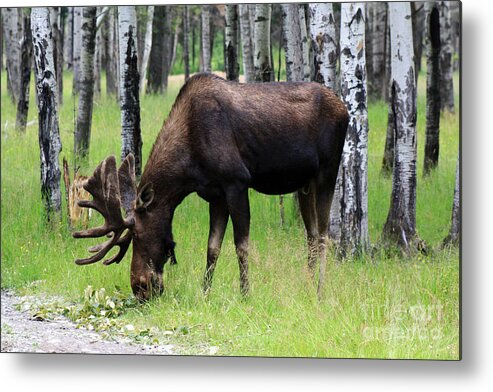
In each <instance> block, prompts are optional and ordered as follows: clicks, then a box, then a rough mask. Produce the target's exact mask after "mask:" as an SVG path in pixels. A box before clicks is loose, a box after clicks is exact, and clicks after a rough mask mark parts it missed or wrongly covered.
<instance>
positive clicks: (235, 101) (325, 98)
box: [73, 74, 349, 301]
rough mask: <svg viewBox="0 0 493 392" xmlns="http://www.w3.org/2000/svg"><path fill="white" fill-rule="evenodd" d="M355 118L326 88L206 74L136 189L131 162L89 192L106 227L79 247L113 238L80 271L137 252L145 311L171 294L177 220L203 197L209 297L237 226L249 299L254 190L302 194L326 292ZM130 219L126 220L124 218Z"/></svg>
mask: <svg viewBox="0 0 493 392" xmlns="http://www.w3.org/2000/svg"><path fill="white" fill-rule="evenodd" d="M348 122H349V116H348V112H347V109H346V106H345V105H344V103H343V102H342V101H341V100H340V99H339V98H338V97H337V96H336V94H335V93H334V92H333V91H332V90H330V89H329V88H326V87H324V86H323V85H320V84H318V83H307V82H281V83H275V82H272V83H256V84H242V83H237V82H230V81H226V80H224V79H222V78H220V77H219V76H215V75H213V74H197V75H195V76H193V77H191V78H190V79H189V80H188V82H187V83H185V84H184V86H183V87H182V88H181V90H180V92H179V94H178V96H177V98H176V101H175V103H174V105H173V107H172V109H171V111H170V114H169V116H168V118H167V119H166V120H165V121H164V124H163V126H162V128H161V131H160V133H159V135H158V137H157V139H156V142H155V143H154V145H153V147H152V150H151V153H150V156H149V159H148V161H147V164H146V166H145V168H144V171H143V174H142V177H141V179H140V182H139V184H138V186H137V184H136V178H135V160H134V157H133V155H131V154H129V155H128V156H127V157H126V158H125V159H124V160H123V162H122V164H121V166H120V167H119V168H118V169H117V165H116V159H115V157H114V156H110V157H108V158H106V159H105V160H104V161H103V162H101V163H100V164H99V166H98V167H97V168H96V170H95V171H94V174H93V175H92V177H90V178H89V179H88V180H87V181H86V182H85V184H84V188H85V189H86V190H87V191H88V192H89V193H90V194H91V195H92V196H93V199H92V200H81V201H79V205H80V207H85V208H92V209H95V210H96V211H98V212H99V213H100V214H101V215H103V217H104V220H105V223H104V225H102V226H100V227H96V228H92V229H88V230H83V231H79V232H75V233H73V236H74V237H75V238H96V237H103V236H107V237H109V238H108V239H107V240H106V242H104V243H102V244H101V245H97V246H94V247H91V248H89V252H91V253H95V254H94V255H92V256H91V257H89V258H86V259H78V260H76V261H75V262H76V263H77V264H78V265H86V264H91V263H95V262H98V261H100V260H101V259H103V258H104V257H105V255H106V254H107V253H108V252H109V251H110V249H112V248H113V247H115V246H116V247H118V248H119V250H118V252H117V253H116V254H115V255H114V256H113V257H111V258H110V259H108V260H105V261H104V262H103V264H105V265H108V264H112V263H119V262H120V261H121V260H122V259H123V257H124V256H125V253H126V251H127V250H128V248H129V246H130V243H131V242H133V255H132V263H131V274H130V283H131V287H132V291H133V293H134V295H135V296H136V297H137V298H138V299H139V300H142V301H145V300H148V299H149V298H150V297H152V296H154V295H159V294H161V293H162V292H163V289H164V287H163V278H162V273H163V267H164V265H165V263H166V262H168V261H170V264H175V263H176V257H175V250H174V249H175V242H174V239H173V234H172V221H173V214H174V212H175V209H176V208H177V206H178V205H179V204H180V203H181V202H182V201H183V199H184V198H185V197H186V196H187V195H189V194H191V193H193V192H196V193H197V194H198V195H199V196H200V197H201V198H203V199H204V200H206V201H207V202H208V203H209V214H210V227H209V239H208V248H207V264H206V269H205V275H204V280H203V290H204V292H206V293H207V292H208V291H209V290H210V287H211V282H212V277H213V274H214V269H215V266H216V262H217V259H218V257H219V253H220V249H221V245H222V241H223V237H224V233H225V230H226V226H227V223H228V220H229V217H231V221H232V224H233V234H234V243H235V247H236V254H237V257H238V262H239V271H240V291H241V293H243V294H247V293H248V292H249V280H248V243H249V229H250V207H249V199H248V190H249V188H253V189H254V190H256V191H258V192H260V193H264V194H268V195H281V194H286V193H292V192H297V194H298V200H299V209H300V212H301V216H302V219H303V223H304V225H305V228H306V236H307V243H308V265H309V267H310V269H311V271H312V272H313V274H314V271H315V265H316V264H317V259H319V260H320V266H319V278H318V292H319V293H320V292H321V290H322V286H323V280H324V275H325V269H326V248H327V246H328V241H329V237H328V231H329V211H330V206H331V202H332V197H333V193H334V188H335V183H336V177H337V172H338V168H339V163H340V160H341V154H342V150H343V146H344V140H345V136H346V130H347V126H348ZM122 209H123V211H124V212H125V217H123V216H122Z"/></svg>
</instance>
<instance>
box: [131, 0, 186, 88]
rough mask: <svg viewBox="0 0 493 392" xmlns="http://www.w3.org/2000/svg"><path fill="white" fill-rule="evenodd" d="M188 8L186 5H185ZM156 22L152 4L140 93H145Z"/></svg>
mask: <svg viewBox="0 0 493 392" xmlns="http://www.w3.org/2000/svg"><path fill="white" fill-rule="evenodd" d="M185 8H186V6H185ZM153 22H154V6H153V5H150V6H148V7H147V22H146V33H145V38H144V50H143V53H142V62H141V67H140V82H139V83H140V93H141V94H143V93H144V91H145V84H146V77H147V68H148V66H149V56H150V54H151V47H152V25H153Z"/></svg>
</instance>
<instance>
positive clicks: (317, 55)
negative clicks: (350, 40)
mask: <svg viewBox="0 0 493 392" xmlns="http://www.w3.org/2000/svg"><path fill="white" fill-rule="evenodd" d="M335 30H336V26H335V18H334V11H333V6H332V3H311V4H310V35H311V37H310V38H311V43H312V50H313V55H314V64H315V69H314V80H315V81H316V82H318V83H323V84H324V85H325V86H327V87H330V88H331V89H335V82H336V65H337V42H336V32H335Z"/></svg>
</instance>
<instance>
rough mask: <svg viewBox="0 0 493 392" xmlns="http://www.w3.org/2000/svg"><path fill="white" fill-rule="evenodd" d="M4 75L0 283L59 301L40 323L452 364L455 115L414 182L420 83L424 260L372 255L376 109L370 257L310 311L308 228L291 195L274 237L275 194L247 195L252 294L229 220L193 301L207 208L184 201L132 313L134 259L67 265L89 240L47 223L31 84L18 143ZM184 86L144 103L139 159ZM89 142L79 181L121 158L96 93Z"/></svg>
mask: <svg viewBox="0 0 493 392" xmlns="http://www.w3.org/2000/svg"><path fill="white" fill-rule="evenodd" d="M1 76H2V91H1V94H2V96H1V98H2V109H1V110H2V113H1V115H2V116H1V118H2V129H1V132H2V133H1V139H2V145H1V149H2V150H1V153H2V154H1V164H2V188H1V189H2V190H1V192H2V198H1V210H2V212H1V213H2V215H1V219H2V227H1V230H2V233H1V234H2V247H1V258H2V264H1V273H2V274H1V276H2V288H12V289H17V290H22V291H23V292H24V293H25V294H32V295H37V294H40V293H47V294H50V295H58V296H61V297H62V298H63V299H62V300H61V305H60V306H56V307H55V306H53V307H51V306H50V305H49V304H47V303H42V304H41V305H40V306H39V307H38V309H39V311H40V312H41V313H40V314H39V316H40V317H50V312H51V310H50V309H54V311H56V313H62V314H66V315H67V316H68V317H69V318H71V319H72V320H74V321H76V322H77V323H78V324H80V325H81V326H83V327H85V328H93V329H97V330H100V331H104V333H105V334H106V335H107V336H114V334H120V333H121V334H123V335H124V336H131V337H133V338H134V339H137V340H139V339H140V340H141V341H144V342H148V343H152V342H156V341H159V342H172V343H173V344H175V345H177V346H178V347H179V348H180V349H179V352H181V353H188V354H197V353H198V354H201V353H206V354H210V353H214V354H218V355H262V356H301V357H367V358H433V359H457V358H458V356H459V251H458V249H456V248H449V249H441V248H440V245H441V241H442V239H443V238H444V237H445V236H446V234H447V232H448V228H449V225H450V217H451V206H452V197H453V189H454V182H455V164H456V159H457V151H458V128H459V116H458V114H446V115H444V116H442V119H441V120H442V122H441V124H442V128H441V133H440V163H439V166H438V168H437V169H436V170H435V171H434V172H432V173H431V175H430V176H429V177H427V178H426V179H424V178H423V176H422V160H423V150H424V115H425V106H424V104H425V99H424V93H425V88H424V85H425V84H424V75H420V80H419V86H418V92H419V99H418V113H419V117H418V146H419V152H418V158H419V162H420V165H419V166H418V192H417V194H418V200H417V203H418V204H417V213H418V216H417V227H418V233H419V235H420V237H421V238H422V239H423V240H425V241H426V242H427V244H428V246H429V248H430V252H429V254H428V255H426V256H425V255H417V256H414V257H412V258H409V257H408V258H403V257H402V256H400V255H399V254H398V253H395V254H392V253H389V252H384V251H382V250H380V249H379V247H378V241H379V238H380V233H381V231H382V227H383V224H384V222H385V219H386V216H387V212H388V207H389V201H390V190H391V178H386V177H382V176H381V173H380V168H381V161H382V154H383V148H384V141H385V131H386V121H387V105H386V104H385V103H384V102H375V103H372V104H371V105H370V110H369V121H370V136H369V181H368V184H369V223H370V238H371V241H372V244H373V245H374V248H375V249H374V251H373V252H372V253H371V255H370V254H369V255H365V256H361V257H360V258H359V259H357V260H347V261H345V262H342V263H341V262H336V261H335V257H334V255H332V254H331V255H330V256H329V266H328V270H327V277H326V282H327V284H326V289H325V292H324V295H323V298H322V300H321V301H320V302H319V301H317V299H316V288H315V287H314V283H313V282H312V279H311V277H310V273H309V272H308V270H307V266H306V250H305V247H306V245H305V239H304V229H303V225H302V223H301V221H300V220H299V219H298V218H297V212H296V207H295V202H294V200H293V198H292V197H291V196H287V197H286V198H285V209H286V218H287V219H286V224H285V226H284V227H283V228H281V227H280V224H279V209H278V198H277V197H272V196H264V195H260V194H258V193H256V192H253V191H252V192H251V194H250V197H251V214H252V225H251V251H250V274H251V276H250V280H251V294H250V296H249V297H248V298H242V297H241V295H240V291H239V273H238V264H237V261H236V255H235V250H234V245H233V240H232V230H231V225H229V227H228V230H227V233H226V238H225V241H224V245H223V249H222V253H221V256H220V259H219V262H218V266H217V269H216V274H215V276H214V281H213V285H212V290H211V292H210V294H209V295H208V296H207V297H204V296H203V294H202V291H201V282H202V277H203V272H204V269H205V258H206V247H207V235H208V223H209V222H208V207H207V203H206V202H204V201H203V200H201V199H200V198H198V197H197V196H196V195H191V196H190V197H188V198H187V199H185V201H184V203H183V204H182V205H181V206H180V207H179V208H178V210H177V212H176V215H175V221H174V237H175V240H176V241H177V243H178V246H177V250H176V252H177V258H178V265H176V266H169V265H166V266H165V272H164V277H163V278H164V285H165V293H164V294H163V296H161V297H160V298H157V299H155V300H152V301H151V302H150V303H147V304H138V305H136V304H134V303H133V300H132V294H131V290H130V285H129V268H130V254H131V250H129V254H128V255H127V256H126V258H125V259H124V260H123V261H122V263H121V264H120V265H111V266H109V267H105V266H103V265H102V264H100V263H99V264H94V265H90V266H85V267H81V266H76V265H75V264H74V262H73V261H74V259H76V258H77V257H81V256H84V255H85V254H86V252H87V250H86V249H87V247H88V246H90V245H94V244H95V243H97V242H98V240H97V239H96V240H75V239H73V238H72V237H71V235H70V232H69V230H68V228H67V225H66V222H65V218H64V220H63V222H61V223H60V224H55V225H53V226H47V225H46V224H45V222H44V220H43V206H42V203H41V198H40V180H39V147H38V139H37V121H36V116H37V114H36V113H37V108H36V107H35V98H34V93H33V91H34V89H33V88H32V89H31V105H30V110H29V116H28V121H30V122H32V123H31V125H29V126H28V127H27V131H26V134H25V135H19V134H17V133H16V131H15V130H14V124H15V108H14V107H13V105H12V103H11V102H10V99H8V96H7V92H6V88H5V86H6V82H5V81H6V79H5V72H3V73H2V75H1ZM71 81H72V78H71V75H70V74H69V73H66V74H65V79H64V88H65V96H64V105H63V106H62V107H61V108H60V132H61V138H62V143H63V152H62V156H63V155H65V156H66V157H67V158H68V160H69V162H71V167H72V165H73V154H72V151H71V150H72V146H73V130H74V126H73V123H74V107H76V102H74V100H73V98H72V96H71ZM182 82H183V77H182V76H176V77H175V76H173V77H171V79H170V84H169V89H168V92H167V94H166V95H165V96H159V95H149V96H143V97H142V99H141V106H142V113H141V114H142V133H143V141H144V145H143V156H144V160H146V159H147V157H148V154H149V152H150V149H151V147H152V144H153V142H154V140H155V138H156V136H157V134H158V132H159V130H160V128H161V124H162V122H163V120H164V118H165V117H166V116H167V114H168V113H169V110H170V108H171V106H172V104H173V102H174V98H175V96H176V94H177V93H178V90H179V87H180V84H181V83H182ZM456 82H457V79H456ZM103 85H104V79H103ZM455 86H458V83H456V84H455ZM103 90H104V89H103ZM457 93H458V91H456V94H457ZM457 103H458V102H457ZM457 107H458V105H457ZM91 137H92V140H91V150H90V156H89V165H88V167H82V168H81V172H82V174H91V172H92V170H93V169H94V167H95V166H96V165H97V164H98V163H99V162H100V161H101V160H102V159H103V158H105V157H106V156H107V155H109V154H115V155H116V156H117V157H119V155H120V112H119V108H118V104H117V102H116V99H115V98H114V97H107V96H106V95H105V94H104V93H103V96H102V97H98V98H95V107H94V114H93V126H92V136H91ZM144 163H145V162H144ZM63 208H64V210H63V211H65V208H66V206H65V205H64V206H63ZM64 215H65V214H64ZM100 222H101V218H100V217H98V216H93V218H91V226H92V225H97V224H99V223H100ZM33 282H37V283H36V284H33ZM88 286H90V288H88ZM116 287H121V289H117V288H116ZM112 304H114V307H113V305H112ZM43 307H44V308H45V309H47V310H46V311H43V310H42V308H43ZM77 320H79V321H77ZM90 325H91V326H92V327H89V326H90ZM128 326H131V327H128ZM209 348H210V349H211V350H209ZM212 348H214V350H212Z"/></svg>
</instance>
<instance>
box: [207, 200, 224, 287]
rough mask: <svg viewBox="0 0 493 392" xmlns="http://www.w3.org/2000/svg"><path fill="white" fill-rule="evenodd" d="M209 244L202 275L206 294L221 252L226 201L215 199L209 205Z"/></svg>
mask: <svg viewBox="0 0 493 392" xmlns="http://www.w3.org/2000/svg"><path fill="white" fill-rule="evenodd" d="M209 217H210V227H209V242H208V245H207V266H206V269H205V274H204V286H203V290H204V293H205V294H207V293H208V292H209V290H210V288H211V283H212V276H213V275H214V269H215V268H216V262H217V259H218V257H219V253H220V252H221V245H222V243H223V238H224V233H225V231H226V226H227V225H228V217H229V214H228V206H227V204H226V200H224V199H217V200H214V201H212V202H210V204H209Z"/></svg>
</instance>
